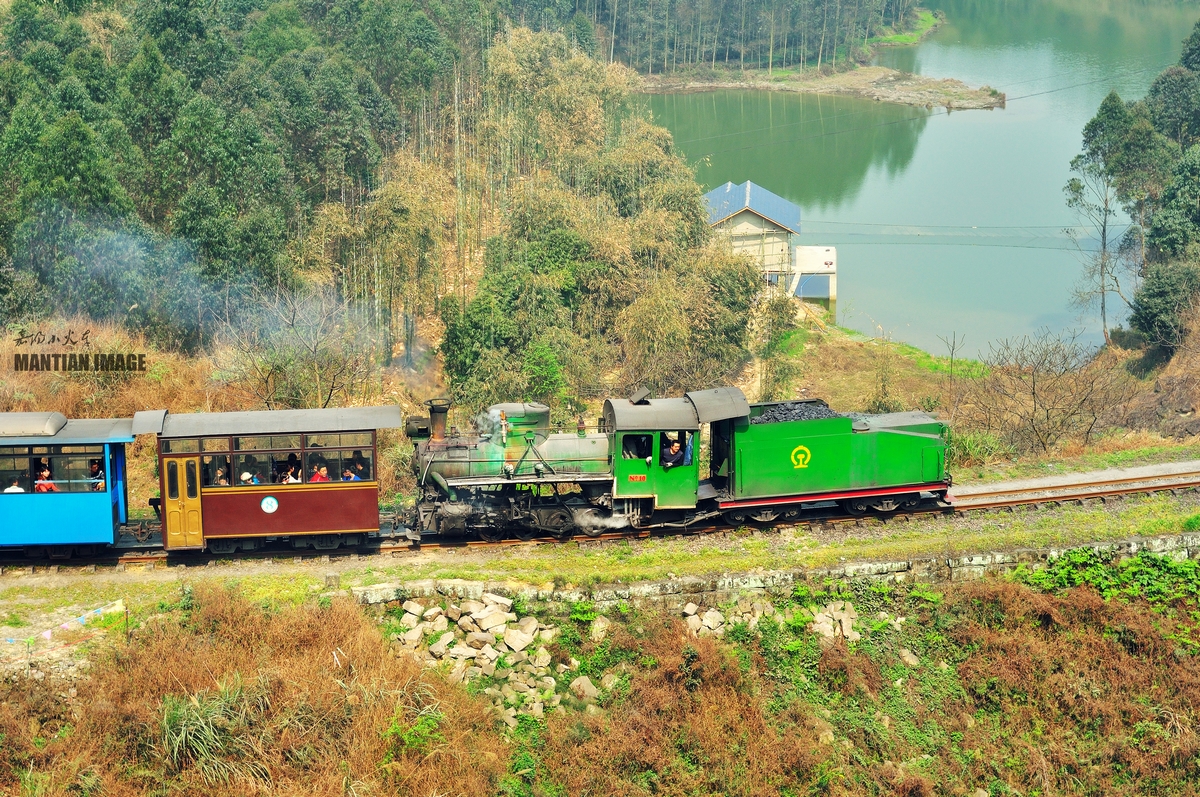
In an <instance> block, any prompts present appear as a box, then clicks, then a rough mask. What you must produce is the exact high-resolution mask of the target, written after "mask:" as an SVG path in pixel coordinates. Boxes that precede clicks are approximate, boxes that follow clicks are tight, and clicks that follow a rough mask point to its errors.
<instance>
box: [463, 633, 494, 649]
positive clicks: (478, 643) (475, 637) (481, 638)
mask: <svg viewBox="0 0 1200 797" xmlns="http://www.w3.org/2000/svg"><path fill="white" fill-rule="evenodd" d="M466 643H467V647H472V648H475V649H476V650H480V649H482V648H483V647H485V646H488V645H494V644H496V635H495V634H489V633H488V632H487V631H472V632H471V633H469V634H467V639H466Z"/></svg>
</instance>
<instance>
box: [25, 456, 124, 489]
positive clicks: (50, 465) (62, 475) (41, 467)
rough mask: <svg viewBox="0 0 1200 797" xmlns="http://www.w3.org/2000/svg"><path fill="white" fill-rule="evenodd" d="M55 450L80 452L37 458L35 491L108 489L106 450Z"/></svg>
mask: <svg viewBox="0 0 1200 797" xmlns="http://www.w3.org/2000/svg"><path fill="white" fill-rule="evenodd" d="M52 450H53V451H55V452H59V451H73V452H76V453H75V454H74V455H73V456H61V455H58V456H48V457H37V456H35V457H33V458H32V460H30V467H29V475H30V478H31V479H32V481H33V492H35V493H95V492H103V491H104V490H106V489H107V488H108V481H107V474H106V473H105V468H104V449H103V448H99V447H83V446H54V447H53V448H52ZM89 455H90V456H89ZM9 484H10V485H11V481H10V482H9Z"/></svg>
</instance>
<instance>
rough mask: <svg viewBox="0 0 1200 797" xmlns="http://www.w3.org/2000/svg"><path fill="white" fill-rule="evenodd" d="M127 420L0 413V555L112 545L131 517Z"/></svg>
mask: <svg viewBox="0 0 1200 797" xmlns="http://www.w3.org/2000/svg"><path fill="white" fill-rule="evenodd" d="M132 429H133V421H132V419H129V418H125V419H120V418H105V419H94V420H73V421H69V420H67V418H66V417H65V416H64V415H62V414H61V413H58V412H6V413H0V550H4V549H13V548H23V549H24V550H25V553H26V555H29V556H42V555H46V554H48V555H50V556H51V557H55V558H59V557H63V558H65V557H69V556H71V554H73V553H79V554H88V553H92V552H94V551H96V550H98V549H99V548H101V547H103V546H106V545H113V544H114V543H115V542H116V540H117V535H118V534H119V530H120V527H121V524H123V523H125V522H126V521H127V520H128V514H127V510H128V505H129V501H128V492H127V485H126V478H125V444H126V443H132V442H133V431H132Z"/></svg>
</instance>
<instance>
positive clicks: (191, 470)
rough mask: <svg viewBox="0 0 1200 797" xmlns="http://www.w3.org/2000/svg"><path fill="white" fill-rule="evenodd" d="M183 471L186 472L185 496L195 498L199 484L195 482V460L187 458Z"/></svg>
mask: <svg viewBox="0 0 1200 797" xmlns="http://www.w3.org/2000/svg"><path fill="white" fill-rule="evenodd" d="M184 472H185V473H186V474H187V475H186V480H187V497H188V498H195V497H196V495H197V491H198V490H199V486H198V485H197V483H196V482H197V481H199V480H198V479H197V478H196V460H194V459H189V460H188V461H187V463H186V464H185V465H184Z"/></svg>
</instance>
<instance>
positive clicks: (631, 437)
mask: <svg viewBox="0 0 1200 797" xmlns="http://www.w3.org/2000/svg"><path fill="white" fill-rule="evenodd" d="M621 456H623V457H624V458H625V459H645V458H646V457H648V456H650V435H648V434H627V435H625V438H624V440H623V442H622V443H621Z"/></svg>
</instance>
